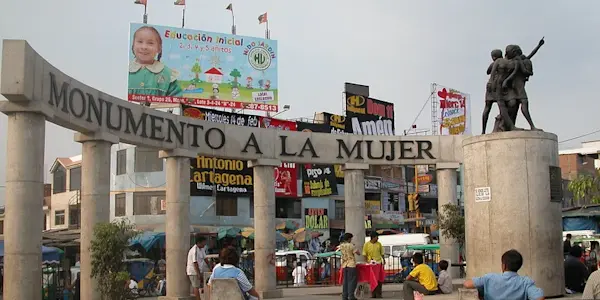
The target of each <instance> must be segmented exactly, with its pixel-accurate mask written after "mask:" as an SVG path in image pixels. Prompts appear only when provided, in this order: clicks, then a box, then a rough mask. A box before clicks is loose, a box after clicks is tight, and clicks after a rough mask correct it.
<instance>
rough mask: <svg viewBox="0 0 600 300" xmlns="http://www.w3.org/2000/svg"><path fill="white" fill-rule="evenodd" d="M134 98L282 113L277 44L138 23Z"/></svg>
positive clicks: (132, 66)
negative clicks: (279, 99)
mask: <svg viewBox="0 0 600 300" xmlns="http://www.w3.org/2000/svg"><path fill="white" fill-rule="evenodd" d="M129 34H130V38H129V42H130V43H129V45H130V49H129V73H128V74H129V78H128V92H127V94H128V99H129V101H134V102H149V103H182V104H189V105H200V106H213V107H226V108H245V109H252V110H262V111H271V112H275V111H277V110H278V107H277V103H278V81H277V41H275V40H267V39H262V38H255V37H247V36H239V35H231V34H225V33H215V32H208V31H199V30H193V29H185V28H178V27H166V26H156V25H147V24H137V23H132V24H131V25H130V33H129Z"/></svg>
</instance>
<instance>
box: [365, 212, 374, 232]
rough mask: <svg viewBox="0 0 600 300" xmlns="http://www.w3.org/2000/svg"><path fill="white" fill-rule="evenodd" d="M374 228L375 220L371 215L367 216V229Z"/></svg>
mask: <svg viewBox="0 0 600 300" xmlns="http://www.w3.org/2000/svg"><path fill="white" fill-rule="evenodd" d="M371 228H373V219H372V217H371V215H366V216H365V229H371Z"/></svg>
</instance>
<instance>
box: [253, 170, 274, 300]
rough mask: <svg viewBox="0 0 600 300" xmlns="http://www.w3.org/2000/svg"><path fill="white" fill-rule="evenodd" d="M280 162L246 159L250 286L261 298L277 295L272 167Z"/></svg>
mask: <svg viewBox="0 0 600 300" xmlns="http://www.w3.org/2000/svg"><path fill="white" fill-rule="evenodd" d="M280 165H281V161H279V160H275V159H258V160H252V161H249V162H248V166H249V167H250V168H253V171H254V259H255V263H254V280H255V282H254V285H255V288H256V291H258V293H259V294H260V298H261V299H269V298H281V297H282V293H281V290H277V289H276V286H277V277H276V273H275V180H274V175H275V167H278V166H280Z"/></svg>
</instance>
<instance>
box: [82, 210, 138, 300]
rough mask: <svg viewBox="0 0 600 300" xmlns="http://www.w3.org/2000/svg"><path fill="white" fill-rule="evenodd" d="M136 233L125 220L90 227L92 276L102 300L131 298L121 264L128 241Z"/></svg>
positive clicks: (127, 277) (125, 273)
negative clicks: (92, 229)
mask: <svg viewBox="0 0 600 300" xmlns="http://www.w3.org/2000/svg"><path fill="white" fill-rule="evenodd" d="M136 235H137V233H136V232H135V231H134V230H133V226H132V225H130V224H129V223H128V222H127V221H125V220H121V221H115V222H113V223H100V224H97V225H96V227H94V238H93V240H92V245H91V247H90V250H91V252H92V277H94V278H96V279H97V280H98V289H99V291H100V293H101V294H102V299H106V300H109V299H110V300H126V299H132V297H130V291H129V290H128V286H127V282H128V281H129V273H128V272H127V266H126V264H125V263H124V262H123V259H124V257H125V255H124V253H125V250H127V249H128V248H129V240H130V239H131V238H133V237H135V236H136Z"/></svg>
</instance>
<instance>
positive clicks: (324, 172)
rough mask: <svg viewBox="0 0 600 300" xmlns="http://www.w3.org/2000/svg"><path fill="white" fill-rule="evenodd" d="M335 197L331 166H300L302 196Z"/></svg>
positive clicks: (335, 188) (333, 176)
mask: <svg viewBox="0 0 600 300" xmlns="http://www.w3.org/2000/svg"><path fill="white" fill-rule="evenodd" d="M329 195H337V183H336V179H335V171H334V170H333V165H311V164H304V165H302V196H304V197H323V196H329Z"/></svg>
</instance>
